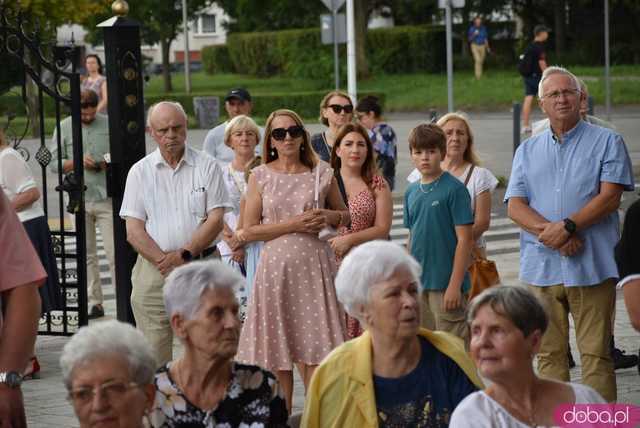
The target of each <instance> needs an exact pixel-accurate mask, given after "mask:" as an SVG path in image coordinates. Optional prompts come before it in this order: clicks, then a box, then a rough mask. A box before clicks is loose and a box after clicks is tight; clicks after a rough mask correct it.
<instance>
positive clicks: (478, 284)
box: [469, 247, 500, 301]
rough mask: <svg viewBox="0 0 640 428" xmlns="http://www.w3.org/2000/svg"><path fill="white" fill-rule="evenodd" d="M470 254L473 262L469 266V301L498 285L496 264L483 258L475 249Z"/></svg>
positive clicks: (498, 276) (498, 277)
mask: <svg viewBox="0 0 640 428" xmlns="http://www.w3.org/2000/svg"><path fill="white" fill-rule="evenodd" d="M472 254H473V261H472V262H471V265H470V266H469V276H471V289H470V290H469V301H471V299H473V298H474V297H476V296H477V295H478V294H480V293H482V292H483V291H484V290H486V289H487V288H490V287H493V286H496V285H500V275H499V274H498V268H497V267H496V262H494V261H493V260H489V259H487V258H485V257H483V256H482V255H481V254H480V252H479V251H478V249H477V248H476V247H474V248H473V251H472Z"/></svg>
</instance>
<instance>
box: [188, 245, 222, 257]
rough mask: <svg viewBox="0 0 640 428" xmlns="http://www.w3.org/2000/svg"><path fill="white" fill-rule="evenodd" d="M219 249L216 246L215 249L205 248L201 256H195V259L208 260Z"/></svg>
mask: <svg viewBox="0 0 640 428" xmlns="http://www.w3.org/2000/svg"><path fill="white" fill-rule="evenodd" d="M217 249H218V247H217V246H215V245H214V246H213V247H209V248H205V249H204V250H203V251H202V252H201V253H200V254H198V255H197V256H195V257H194V259H195V260H201V259H206V258H207V257H209V256H210V255H211V254H213V253H215V252H216V250H217Z"/></svg>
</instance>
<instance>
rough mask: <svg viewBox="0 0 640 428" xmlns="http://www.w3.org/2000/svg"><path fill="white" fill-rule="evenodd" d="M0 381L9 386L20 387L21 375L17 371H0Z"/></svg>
mask: <svg viewBox="0 0 640 428" xmlns="http://www.w3.org/2000/svg"><path fill="white" fill-rule="evenodd" d="M0 383H5V384H7V386H8V387H9V388H20V385H21V384H22V375H21V374H20V373H18V372H0Z"/></svg>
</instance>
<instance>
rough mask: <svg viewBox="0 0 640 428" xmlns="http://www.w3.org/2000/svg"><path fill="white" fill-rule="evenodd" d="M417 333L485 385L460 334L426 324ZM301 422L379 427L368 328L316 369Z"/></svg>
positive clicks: (317, 426) (316, 427) (311, 427)
mask: <svg viewBox="0 0 640 428" xmlns="http://www.w3.org/2000/svg"><path fill="white" fill-rule="evenodd" d="M418 334H419V335H420V336H422V337H424V338H426V339H427V340H428V341H429V342H431V344H432V345H433V346H434V347H435V348H436V349H438V350H439V351H440V352H442V353H443V354H445V355H447V356H448V357H449V358H451V359H452V360H453V361H455V362H456V363H457V364H458V366H460V368H461V369H462V370H463V371H464V373H465V374H466V375H467V376H468V377H469V379H470V380H471V381H472V382H473V383H474V384H475V385H476V386H477V387H478V388H480V389H482V388H484V386H483V384H482V381H481V380H480V378H479V377H478V375H477V373H476V368H475V366H474V364H473V362H472V361H471V359H470V358H469V356H468V355H467V353H466V351H465V350H464V346H463V344H462V341H461V340H460V339H459V338H457V337H455V336H453V335H451V334H449V333H445V332H440V331H430V330H426V329H423V328H421V329H420V331H419V332H418ZM301 426H302V427H303V428H304V427H307V428H328V427H358V428H361V427H362V428H368V427H371V428H377V427H378V416H377V411H376V398H375V394H374V389H373V368H372V357H371V335H370V334H369V332H367V331H365V332H364V334H362V336H360V337H358V338H356V339H353V340H351V341H349V342H346V343H344V344H342V345H341V346H339V347H338V348H336V349H334V350H333V351H332V352H331V353H330V354H329V355H328V356H327V357H326V358H325V359H324V361H323V362H322V363H321V364H320V366H319V367H318V368H317V369H316V371H315V373H314V375H313V378H312V379H311V385H309V390H308V391H307V398H306V400H305V406H304V414H303V415H302V425H301Z"/></svg>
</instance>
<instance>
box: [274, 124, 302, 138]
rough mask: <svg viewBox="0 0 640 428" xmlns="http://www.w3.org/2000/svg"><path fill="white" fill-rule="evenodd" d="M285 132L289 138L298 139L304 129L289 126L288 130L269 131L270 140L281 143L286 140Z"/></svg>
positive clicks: (297, 126)
mask: <svg viewBox="0 0 640 428" xmlns="http://www.w3.org/2000/svg"><path fill="white" fill-rule="evenodd" d="M287 132H288V133H289V136H291V138H300V137H302V134H304V128H303V127H302V126H300V125H296V126H290V127H289V128H276V129H273V130H271V138H273V139H274V140H277V141H282V140H284V139H285V138H287Z"/></svg>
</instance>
